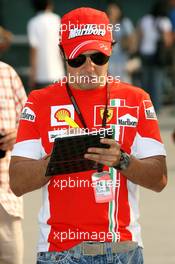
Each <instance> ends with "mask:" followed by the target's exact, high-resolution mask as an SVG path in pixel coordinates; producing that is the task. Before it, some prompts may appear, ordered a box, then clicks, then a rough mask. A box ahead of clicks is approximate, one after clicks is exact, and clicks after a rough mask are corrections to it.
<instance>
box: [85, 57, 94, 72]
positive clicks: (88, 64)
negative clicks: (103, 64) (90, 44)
mask: <svg viewBox="0 0 175 264" xmlns="http://www.w3.org/2000/svg"><path fill="white" fill-rule="evenodd" d="M94 66H95V63H94V62H93V61H92V60H91V58H89V57H87V58H86V61H85V63H84V69H85V70H86V71H88V72H93V71H94Z"/></svg>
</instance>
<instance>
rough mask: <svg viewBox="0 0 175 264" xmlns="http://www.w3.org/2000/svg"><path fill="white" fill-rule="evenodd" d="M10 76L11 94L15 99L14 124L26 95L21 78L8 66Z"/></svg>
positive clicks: (17, 119)
mask: <svg viewBox="0 0 175 264" xmlns="http://www.w3.org/2000/svg"><path fill="white" fill-rule="evenodd" d="M10 76H11V88H12V90H13V96H14V101H15V110H16V124H17V125H18V123H19V118H20V114H21V111H22V108H23V106H24V104H25V102H26V100H27V96H26V92H25V89H24V86H23V84H22V82H21V79H20V78H19V76H18V74H17V73H16V71H15V70H14V69H13V68H12V67H10Z"/></svg>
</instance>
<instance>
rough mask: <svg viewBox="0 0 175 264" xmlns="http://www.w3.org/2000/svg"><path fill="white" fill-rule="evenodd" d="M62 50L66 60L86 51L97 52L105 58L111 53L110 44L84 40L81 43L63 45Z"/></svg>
mask: <svg viewBox="0 0 175 264" xmlns="http://www.w3.org/2000/svg"><path fill="white" fill-rule="evenodd" d="M63 49H64V51H65V53H66V56H67V58H68V59H74V58H76V57H77V56H78V55H79V54H81V53H83V52H86V51H88V50H97V51H99V52H102V53H104V54H105V55H107V56H110V55H111V52H112V46H111V42H107V41H99V40H86V41H83V42H82V41H81V42H76V43H72V44H71V45H64V46H63Z"/></svg>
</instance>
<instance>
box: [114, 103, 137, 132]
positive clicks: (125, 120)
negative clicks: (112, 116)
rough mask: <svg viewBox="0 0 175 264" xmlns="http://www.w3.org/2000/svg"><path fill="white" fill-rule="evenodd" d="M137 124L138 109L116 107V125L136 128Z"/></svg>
mask: <svg viewBox="0 0 175 264" xmlns="http://www.w3.org/2000/svg"><path fill="white" fill-rule="evenodd" d="M137 123H138V107H137V106H134V107H129V106H120V107H118V115H117V125H119V126H124V127H136V126H137Z"/></svg>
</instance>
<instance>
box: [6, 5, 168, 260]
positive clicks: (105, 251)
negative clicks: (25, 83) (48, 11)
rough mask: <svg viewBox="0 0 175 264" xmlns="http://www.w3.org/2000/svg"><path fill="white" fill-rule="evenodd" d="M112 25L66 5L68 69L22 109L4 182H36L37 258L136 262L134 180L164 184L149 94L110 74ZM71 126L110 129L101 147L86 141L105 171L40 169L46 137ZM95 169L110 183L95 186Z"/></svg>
mask: <svg viewBox="0 0 175 264" xmlns="http://www.w3.org/2000/svg"><path fill="white" fill-rule="evenodd" d="M111 30H112V29H111V25H110V24H109V20H108V18H107V16H106V14H105V13H103V12H101V11H98V10H95V9H92V8H78V9H75V10H72V11H71V12H69V13H67V14H65V15H64V16H63V18H62V23H61V30H60V32H61V33H60V44H61V50H62V53H63V56H64V59H65V62H66V68H67V76H66V77H65V78H64V79H63V80H62V81H61V82H59V83H55V84H53V85H51V86H49V87H47V88H44V89H41V90H37V91H32V92H31V94H30V95H29V98H28V101H27V103H26V105H25V107H24V109H23V111H22V114H21V121H20V125H19V130H18V136H17V142H16V145H15V147H14V150H13V153H12V160H11V166H10V175H11V188H12V189H13V191H14V192H15V194H16V195H18V196H20V195H23V194H24V193H27V192H30V191H33V190H35V189H38V188H41V187H42V189H43V207H42V209H41V211H40V215H39V223H40V239H39V243H38V257H37V263H38V264H40V263H49V264H51V263H58V262H59V263H92V262H93V261H94V262H96V263H128V261H129V263H132V264H137V263H139V264H140V263H143V256H142V240H141V235H140V225H139V223H138V216H139V210H138V185H141V186H143V187H145V188H148V189H151V190H154V191H157V192H159V191H161V190H162V189H163V188H164V187H165V185H166V183H167V175H166V161H165V156H166V153H165V150H164V146H163V143H162V141H161V138H160V132H159V128H158V122H157V118H156V114H155V112H154V108H153V105H152V102H151V100H150V97H149V95H148V94H147V93H145V92H144V91H143V90H142V89H140V88H137V87H133V86H131V85H129V84H126V83H122V82H118V78H115V79H113V80H112V79H111V78H110V77H109V76H108V60H109V57H110V55H111V52H112V34H111ZM72 127H79V128H80V133H81V131H83V129H84V130H85V129H86V131H94V130H100V129H101V128H102V127H107V128H112V129H113V131H114V137H113V139H107V138H103V139H101V143H106V144H108V145H109V148H108V149H103V148H89V149H87V153H86V154H85V155H84V158H85V159H89V160H92V161H95V162H97V163H99V164H102V165H103V166H104V168H103V170H104V171H105V175H104V173H103V172H104V171H103V172H96V171H95V170H89V171H82V172H78V173H69V174H62V175H55V176H53V177H45V172H46V168H47V165H48V162H49V159H50V153H51V151H52V147H53V141H54V138H55V137H59V136H63V135H64V134H65V133H67V131H69V130H70V128H72ZM81 129H82V130H81ZM70 131H71V130H70ZM70 148H71V146H70ZM95 177H97V178H98V180H99V182H98V183H99V185H98V187H99V186H100V184H101V186H102V185H103V183H104V182H105V183H106V182H107V181H109V180H110V182H111V183H112V185H111V188H107V187H106V186H102V187H104V188H101V189H100V191H99V189H98V188H96V187H94V185H93V181H94V179H96V178H95ZM72 183H74V184H72ZM82 183H83V184H82Z"/></svg>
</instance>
